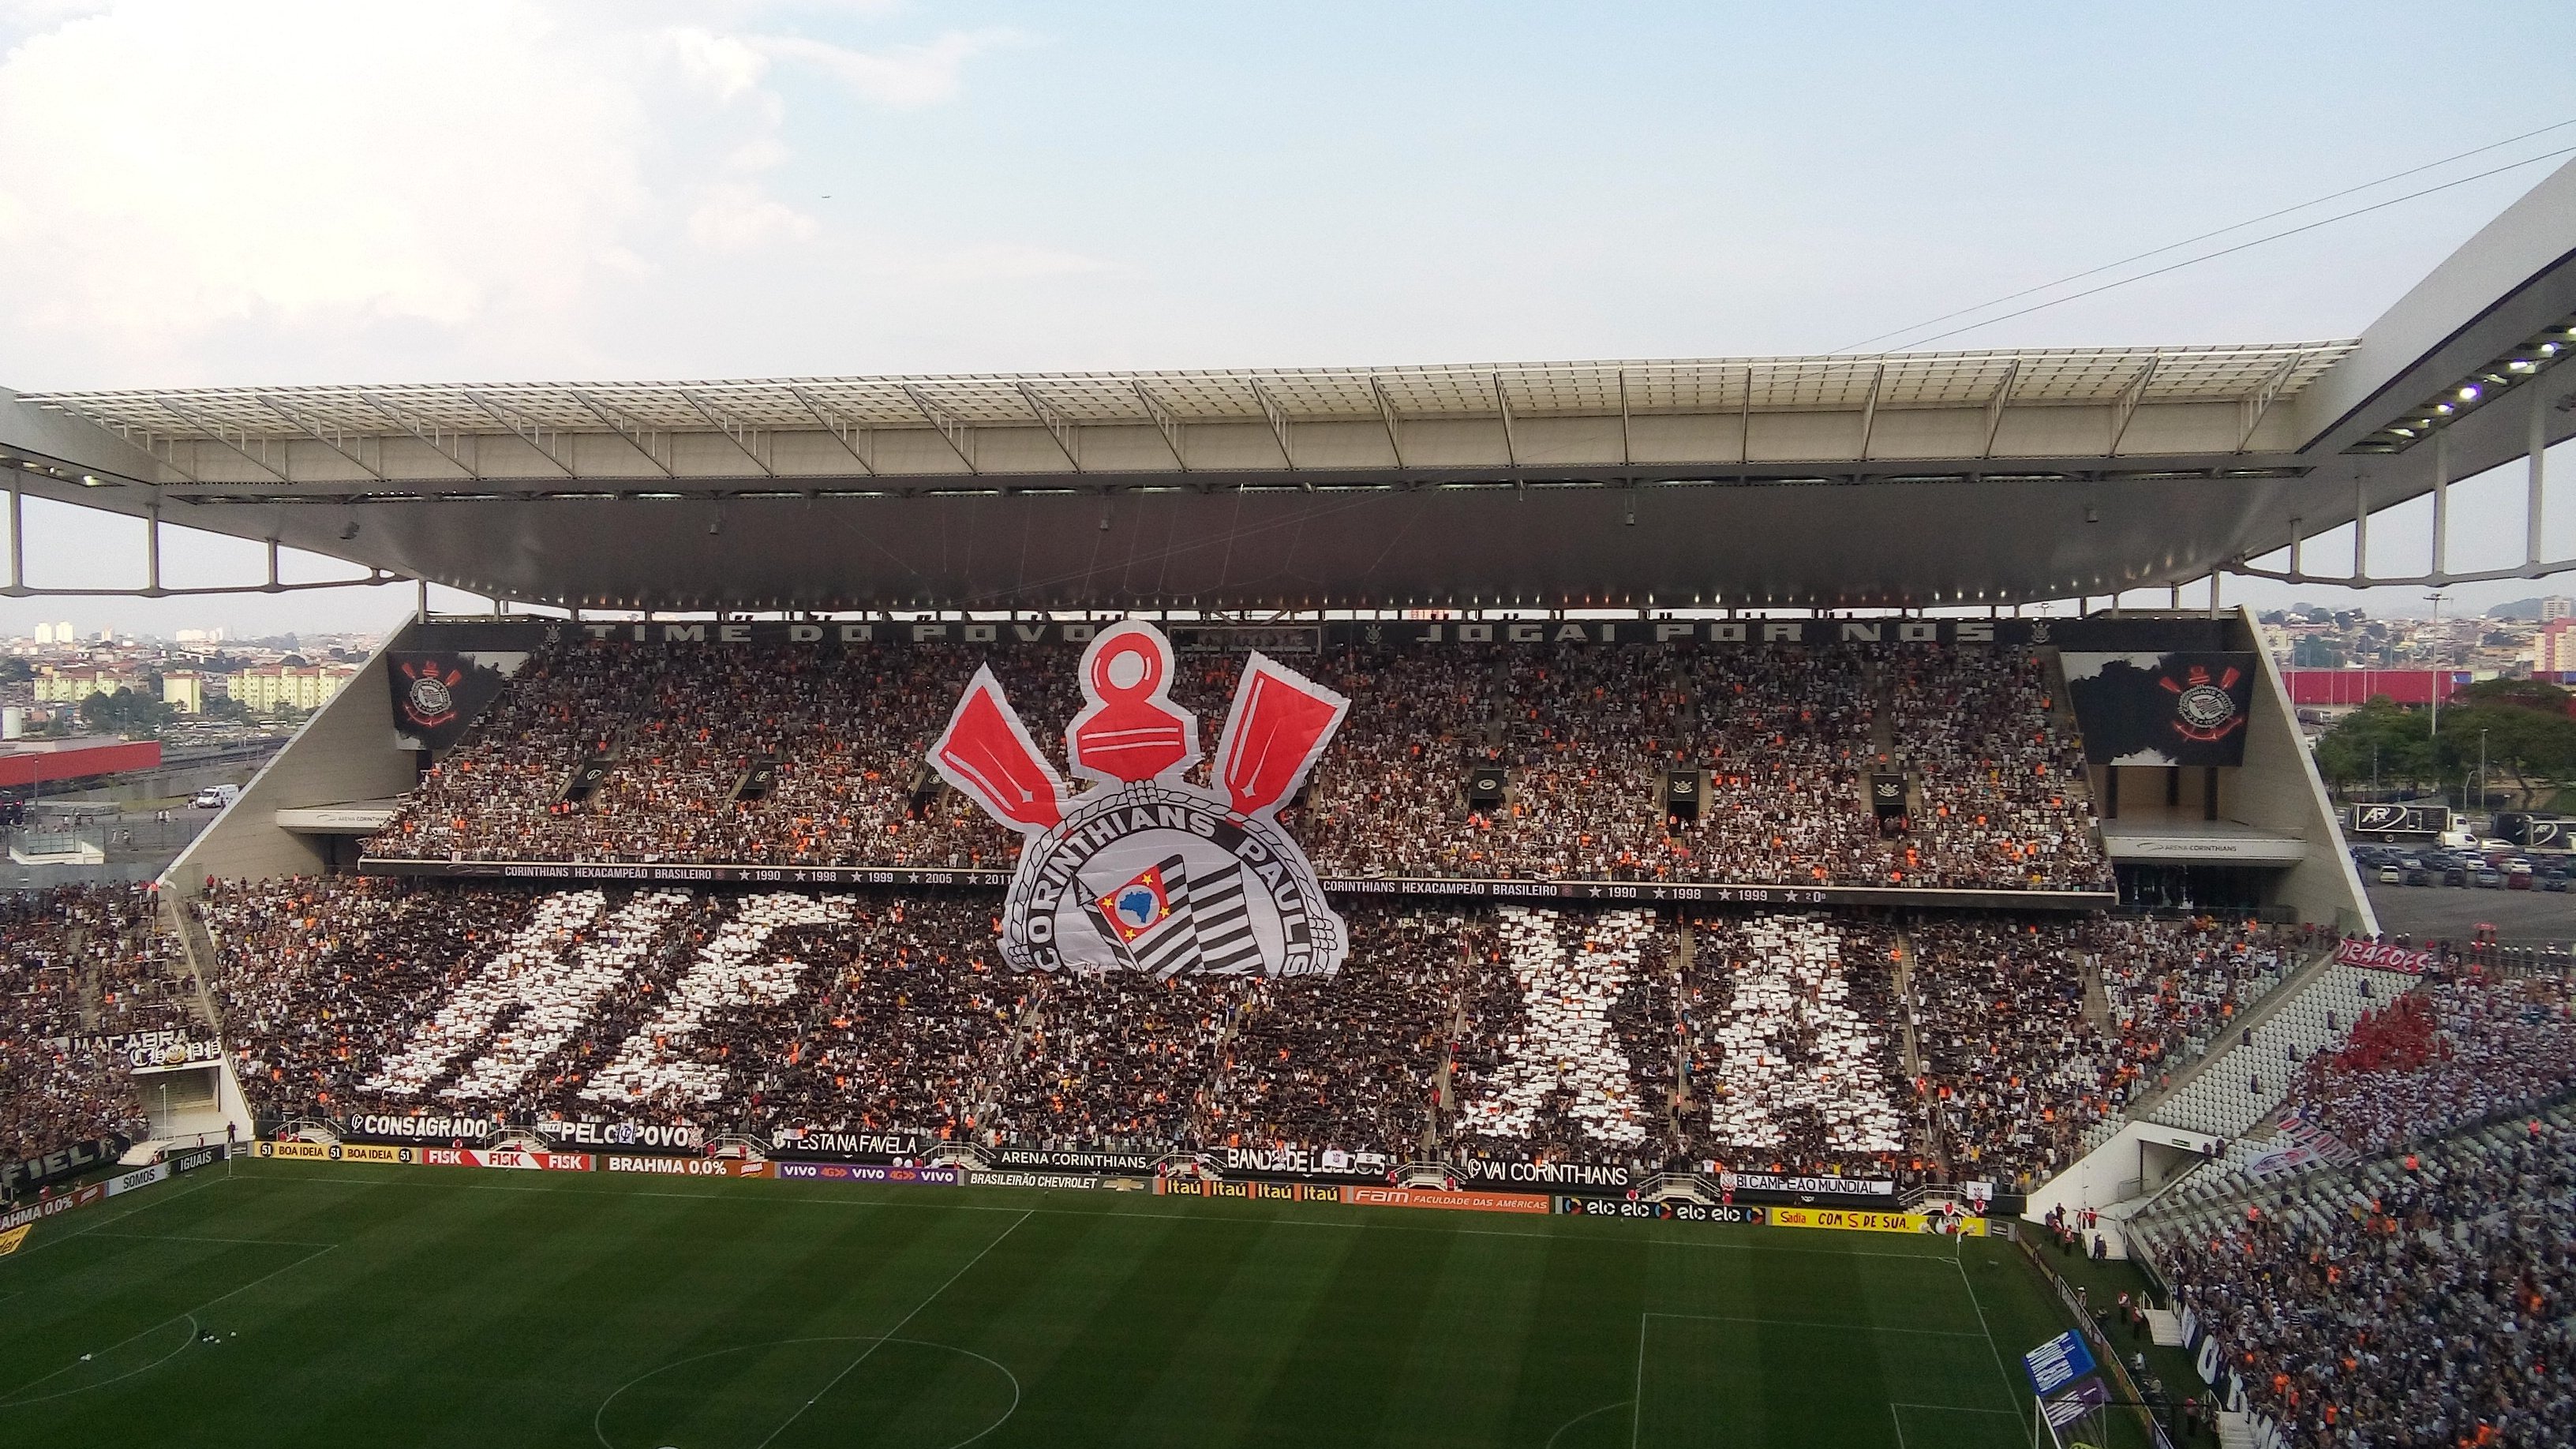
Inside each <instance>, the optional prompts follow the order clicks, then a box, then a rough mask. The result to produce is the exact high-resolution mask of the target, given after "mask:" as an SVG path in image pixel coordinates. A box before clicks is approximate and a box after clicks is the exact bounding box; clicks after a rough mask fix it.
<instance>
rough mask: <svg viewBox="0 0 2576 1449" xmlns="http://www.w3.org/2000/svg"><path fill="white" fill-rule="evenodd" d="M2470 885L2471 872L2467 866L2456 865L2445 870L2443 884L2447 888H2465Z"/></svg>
mask: <svg viewBox="0 0 2576 1449" xmlns="http://www.w3.org/2000/svg"><path fill="white" fill-rule="evenodd" d="M2468 883H2469V870H2468V867H2467V866H2463V865H2454V866H2447V867H2445V868H2444V869H2443V871H2442V884H2444V885H2446V886H2464V885H2467V884H2468Z"/></svg>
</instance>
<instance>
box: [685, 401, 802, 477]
mask: <svg viewBox="0 0 2576 1449" xmlns="http://www.w3.org/2000/svg"><path fill="white" fill-rule="evenodd" d="M679 392H680V396H681V397H682V398H684V399H686V400H687V402H688V404H689V407H690V408H691V409H692V410H694V411H695V412H696V413H697V415H698V416H699V417H702V418H705V419H706V420H707V425H708V426H709V427H712V428H714V429H715V430H716V431H717V432H720V433H722V434H724V435H725V436H726V437H728V438H731V439H732V440H733V445H734V447H736V448H737V449H740V450H741V452H742V455H743V456H744V457H746V458H749V459H750V460H751V466H753V467H755V468H758V469H759V470H760V471H761V473H762V474H763V475H764V476H767V477H771V478H775V477H777V476H778V470H777V469H775V468H772V467H771V466H769V460H768V459H767V458H764V457H762V456H760V429H759V428H758V427H757V426H755V425H753V424H751V423H747V422H744V421H743V420H742V419H741V418H738V417H735V416H734V415H732V414H730V413H725V412H720V411H718V410H717V409H715V408H714V407H712V406H710V405H709V404H708V403H707V400H706V399H705V398H702V397H700V396H698V394H697V393H696V392H695V391H694V390H692V389H690V388H685V387H684V388H681V389H680V390H679Z"/></svg>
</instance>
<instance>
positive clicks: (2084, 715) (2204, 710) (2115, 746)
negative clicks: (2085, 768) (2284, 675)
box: [2058, 650, 2260, 765]
mask: <svg viewBox="0 0 2576 1449" xmlns="http://www.w3.org/2000/svg"><path fill="white" fill-rule="evenodd" d="M2058 662H2059V664H2060V666H2061V667H2062V668H2064V670H2065V671H2066V688H2067V693H2068V694H2069V695H2070V696H2071V697H2072V702H2073V704H2074V706H2075V720H2076V723H2077V725H2078V726H2080V727H2081V728H2082V730H2083V733H2084V758H2085V759H2086V760H2087V761H2089V762H2090V763H2092V764H2096V765H2241V764H2243V763H2244V762H2245V728H2246V721H2248V720H2249V719H2251V718H2253V710H2254V680H2255V678H2256V671H2257V670H2258V669H2259V668H2260V660H2259V659H2258V657H2257V656H2255V655H2252V654H2243V653H2216V652H2211V653H2181V652H2177V653H2169V654H2092V653H2084V652H2078V651H2072V650H2070V651H2067V652H2065V653H2061V654H2060V655H2059V656H2058Z"/></svg>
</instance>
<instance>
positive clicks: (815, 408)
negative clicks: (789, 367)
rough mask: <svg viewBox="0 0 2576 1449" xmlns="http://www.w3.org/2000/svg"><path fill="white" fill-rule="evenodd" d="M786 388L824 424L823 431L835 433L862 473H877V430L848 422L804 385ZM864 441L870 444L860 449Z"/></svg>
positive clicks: (833, 435)
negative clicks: (803, 386) (824, 404)
mask: <svg viewBox="0 0 2576 1449" xmlns="http://www.w3.org/2000/svg"><path fill="white" fill-rule="evenodd" d="M787 391H788V393H789V394H790V395H791V396H793V397H794V398H795V399H796V401H797V403H798V404H799V405H801V406H802V407H803V408H804V409H805V411H806V412H808V413H810V414H812V415H813V418H814V421H816V422H818V423H821V424H822V425H823V429H824V431H825V432H828V433H830V434H831V435H832V441H834V442H836V443H839V444H840V445H841V451H842V452H844V453H847V454H849V455H850V461H851V462H853V463H856V464H858V465H859V471H860V472H862V473H865V474H867V475H868V476H869V477H871V478H873V477H875V476H876V475H877V465H876V458H875V455H876V450H877V441H876V432H875V430H873V429H871V428H866V427H862V426H860V425H859V424H857V423H853V422H850V421H848V420H847V419H845V418H843V417H842V416H841V415H840V414H839V413H836V412H834V411H832V410H831V409H830V408H827V407H825V406H823V404H822V402H821V401H820V400H819V399H817V398H816V397H815V396H814V394H812V393H811V392H808V391H806V390H805V389H804V388H801V387H792V386H791V387H789V388H788V389H787ZM861 442H864V443H866V444H867V447H866V448H864V449H862V448H860V446H859V444H860V443H861Z"/></svg>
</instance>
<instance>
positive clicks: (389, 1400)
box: [0, 1161, 2063, 1449]
mask: <svg viewBox="0 0 2576 1449" xmlns="http://www.w3.org/2000/svg"><path fill="white" fill-rule="evenodd" d="M532 1179H533V1180H532ZM2061 1318H2062V1310H2061V1309H2060V1307H2059V1305H2058V1304H2057V1303H2056V1302H2055V1300H2054V1299H2053V1298H2052V1297H2050V1296H2049V1295H2048V1294H2047V1292H2046V1291H2045V1289H2044V1288H2042V1287H2041V1285H2040V1284H2039V1282H2038V1280H2037V1278H2036V1277H2035V1276H2034V1275H2033V1274H2031V1273H2030V1272H2029V1270H2028V1269H2027V1268H2026V1267H2025V1266H2024V1265H2023V1264H2022V1263H2020V1262H2019V1261H2018V1260H2017V1250H2015V1249H2014V1248H2013V1247H2012V1246H2011V1245H2010V1244H2008V1243H2000V1242H1996V1243H1988V1242H1959V1243H1954V1242H1952V1241H1949V1240H1944V1239H1932V1238H1911V1237H1904V1236H1882V1235H1876V1234H1858V1233H1853V1234H1843V1233H1828V1232H1816V1231H1795V1230H1787V1229H1776V1228H1744V1227H1718V1226H1713V1225H1707V1224H1697V1223H1680V1222H1628V1221H1616V1220H1598V1219H1586V1218H1575V1217H1541V1218H1511V1217H1500V1216H1491V1215H1486V1214H1481V1213H1433V1212H1423V1211H1405V1210H1385V1209H1381V1210H1364V1209H1352V1208H1344V1207H1340V1206H1337V1205H1330V1204H1310V1203H1277V1204H1272V1203H1251V1202H1235V1201H1222V1200H1220V1201H1208V1200H1200V1199H1182V1198H1157V1197H1150V1196H1143V1195H1136V1194H1112V1193H1089V1192H1054V1193H1039V1192H1030V1191H1012V1190H1004V1189H977V1188H967V1189H939V1188H903V1187H851V1186H845V1185H840V1184H832V1183H817V1184H806V1183H780V1182H759V1181H726V1180H694V1179H682V1180H673V1179H668V1178H631V1179H630V1178H623V1177H609V1176H605V1175H598V1174H580V1175H573V1174H562V1175H556V1174H536V1173H510V1172H492V1171H477V1170H474V1169H446V1168H418V1167H412V1168H397V1167H360V1166H352V1165H346V1164H304V1163H295V1164H287V1163H267V1162H258V1161H241V1162H237V1163H235V1164H233V1165H231V1167H230V1168H229V1170H228V1169H227V1168H225V1167H221V1166H218V1167H216V1168H213V1169H210V1170H209V1171H208V1172H206V1173H205V1174H203V1175H201V1176H197V1177H192V1178H187V1179H182V1180H180V1181H178V1182H176V1183H174V1184H171V1185H168V1186H164V1187H160V1188H155V1189H152V1190H150V1191H148V1192H145V1193H142V1194H138V1195H134V1196H131V1197H126V1198H117V1199H112V1200H111V1201H110V1202H109V1203H107V1204H106V1205H104V1206H101V1207H98V1208H92V1209H86V1210H84V1211H81V1212H78V1213H71V1214H65V1215H63V1216H61V1217H58V1218H54V1219H51V1220H48V1221H47V1222H45V1223H42V1224H39V1225H38V1227H37V1228H36V1231H35V1233H34V1235H33V1236H31V1237H30V1238H29V1239H28V1242H27V1245H26V1246H25V1247H24V1248H23V1249H22V1250H21V1251H20V1252H18V1253H17V1254H16V1255H14V1256H12V1257H9V1258H6V1259H0V1444H38V1443H42V1444H46V1445H52V1446H73V1445H90V1444H101V1445H104V1444H118V1445H126V1444H139V1443H148V1444H152V1445H155V1446H178V1445H194V1444H207V1445H253V1444H257V1445H281V1446H283V1445H316V1446H318V1445H331V1446H346V1445H387V1444H424V1445H431V1444H434V1445H446V1446H468V1449H517V1446H523V1445H524V1446H537V1445H544V1446H582V1445H598V1446H605V1449H663V1446H672V1449H815V1446H824V1445H832V1446H844V1445H848V1446H857V1445H883V1446H900V1449H940V1446H950V1445H963V1444H966V1443H969V1442H972V1443H975V1444H979V1445H988V1446H997V1449H998V1446H1004V1445H1043V1446H1058V1449H1063V1446H1085V1445H1122V1446H1123V1445H1160V1444H1170V1445H1188V1446H1193V1449H1208V1446H1229V1445H1253V1444H1282V1445H1287V1444H1294V1445H1303V1446H1312V1445H1346V1444H1349V1445H1356V1444H1404V1445H1504V1446H1526V1449H1605V1446H1613V1445H1617V1446H1633V1445H1662V1446H1730V1449H1732V1446H1762V1449H1772V1446H1779V1449H1785V1446H1791V1445H1799V1446H1807V1445H1837V1446H1878V1445H1884V1446H1889V1449H1968V1446H1980V1449H1984V1446H1995V1449H2013V1446H2021V1445H2026V1444H2028V1442H2029V1430H2028V1428H2027V1427H2026V1426H2025V1419H2024V1415H2026V1413H2027V1407H2026V1406H2027V1403H2028V1400H2027V1398H2026V1397H2024V1396H2023V1395H2022V1394H2021V1392H2020V1385H2021V1375H2020V1368H2019V1365H2018V1363H2017V1362H2016V1361H2015V1360H2017V1358H2018V1356H2019V1355H2020V1353H2021V1351H2022V1350H2023V1349H2025V1348H2028V1347H2030V1346H2032V1345H2033V1344H2036V1343H2038V1342H2039V1341H2041V1340H2042V1339H2045V1338H2047V1337H2048V1336H2050V1335H2051V1334H2054V1333H2056V1332H2057V1331H2058V1330H2059V1329H2060V1328H2061V1327H2062V1326H2063V1323H2062V1322H2061Z"/></svg>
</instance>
